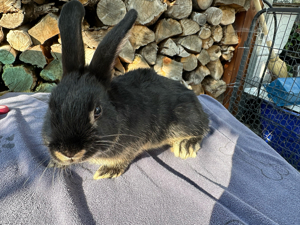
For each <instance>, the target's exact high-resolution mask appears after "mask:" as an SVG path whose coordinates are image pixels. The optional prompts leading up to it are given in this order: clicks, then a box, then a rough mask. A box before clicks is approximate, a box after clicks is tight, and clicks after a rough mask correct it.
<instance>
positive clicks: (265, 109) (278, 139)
mask: <svg viewBox="0 0 300 225" xmlns="http://www.w3.org/2000/svg"><path fill="white" fill-rule="evenodd" d="M299 14H300V8H268V9H263V10H261V11H260V12H258V13H257V14H256V16H255V17H254V19H253V21H252V24H251V27H250V31H249V35H248V39H247V41H246V42H245V45H244V47H243V48H244V53H243V57H242V61H241V64H240V67H239V71H238V74H237V77H236V78H235V79H234V80H231V83H230V86H229V87H228V88H230V89H231V90H230V91H229V95H230V98H228V99H229V108H228V110H229V111H230V112H231V113H232V114H233V115H234V116H235V117H236V118H237V119H238V120H240V121H241V122H242V123H244V124H245V125H246V126H248V127H249V128H250V129H251V130H252V131H254V132H255V133H256V134H257V135H259V136H260V137H262V138H263V139H264V140H265V141H266V142H267V143H268V144H269V145H270V146H272V147H273V148H274V149H275V150H276V151H277V152H278V153H279V154H281V155H282V156H283V157H284V158H285V159H286V160H287V161H288V162H289V163H290V164H291V165H293V166H294V167H295V168H296V169H298V170H299V171H300V16H299ZM264 19H265V20H264ZM266 30H267V32H266ZM224 104H226V103H224Z"/></svg>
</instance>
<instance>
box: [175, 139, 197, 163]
mask: <svg viewBox="0 0 300 225" xmlns="http://www.w3.org/2000/svg"><path fill="white" fill-rule="evenodd" d="M201 141H202V136H198V137H195V136H192V137H184V138H176V139H173V140H172V141H171V146H172V147H171V152H173V153H174V155H175V156H176V157H180V158H182V159H187V158H195V157H196V156H197V151H198V150H199V149H200V147H201V146H200V144H201Z"/></svg>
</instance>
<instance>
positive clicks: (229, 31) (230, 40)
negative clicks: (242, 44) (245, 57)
mask: <svg viewBox="0 0 300 225" xmlns="http://www.w3.org/2000/svg"><path fill="white" fill-rule="evenodd" d="M238 43H239V38H238V36H237V34H236V32H235V30H234V28H233V26H232V25H231V24H230V25H228V26H225V27H223V38H222V40H221V44H223V45H236V44H238Z"/></svg>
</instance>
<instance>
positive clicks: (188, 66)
mask: <svg viewBox="0 0 300 225" xmlns="http://www.w3.org/2000/svg"><path fill="white" fill-rule="evenodd" d="M180 62H181V63H182V65H183V70H185V71H192V70H194V69H196V67H197V62H198V61H197V57H196V56H195V55H194V54H190V55H189V56H188V57H182V58H181V59H180Z"/></svg>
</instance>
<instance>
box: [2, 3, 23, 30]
mask: <svg viewBox="0 0 300 225" xmlns="http://www.w3.org/2000/svg"><path fill="white" fill-rule="evenodd" d="M0 7H1V6H0ZM24 19H25V15H24V14H23V12H16V13H7V14H3V16H2V17H1V19H0V26H2V27H5V28H7V29H14V28H16V27H19V26H21V25H22V24H23V22H24Z"/></svg>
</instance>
